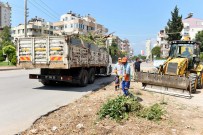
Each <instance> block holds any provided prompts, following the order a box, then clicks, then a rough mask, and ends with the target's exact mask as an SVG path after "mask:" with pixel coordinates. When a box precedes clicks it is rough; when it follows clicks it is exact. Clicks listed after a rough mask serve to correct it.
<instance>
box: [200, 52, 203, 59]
mask: <svg viewBox="0 0 203 135" xmlns="http://www.w3.org/2000/svg"><path fill="white" fill-rule="evenodd" d="M200 60H201V61H203V52H201V53H200Z"/></svg>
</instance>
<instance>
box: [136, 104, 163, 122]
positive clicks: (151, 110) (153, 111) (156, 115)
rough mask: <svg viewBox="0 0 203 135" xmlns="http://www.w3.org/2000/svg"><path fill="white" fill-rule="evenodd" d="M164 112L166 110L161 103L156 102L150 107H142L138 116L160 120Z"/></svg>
mask: <svg viewBox="0 0 203 135" xmlns="http://www.w3.org/2000/svg"><path fill="white" fill-rule="evenodd" d="M164 113H165V110H164V109H163V108H162V107H161V106H160V105H159V104H154V105H152V106H150V107H148V108H144V109H142V110H141V111H140V112H138V113H137V116H140V117H142V118H146V119H148V120H154V121H158V120H160V119H161V117H162V116H163V115H164Z"/></svg>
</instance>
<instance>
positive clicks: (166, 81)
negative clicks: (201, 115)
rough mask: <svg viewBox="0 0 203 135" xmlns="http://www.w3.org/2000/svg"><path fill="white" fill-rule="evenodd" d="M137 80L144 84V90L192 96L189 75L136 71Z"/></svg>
mask: <svg viewBox="0 0 203 135" xmlns="http://www.w3.org/2000/svg"><path fill="white" fill-rule="evenodd" d="M135 81H136V82H141V83H142V84H143V90H147V91H153V92H158V93H163V94H168V95H173V96H181V97H191V94H190V93H191V92H190V90H188V88H189V85H190V81H189V78H187V77H179V76H171V75H159V74H157V73H149V72H136V73H135Z"/></svg>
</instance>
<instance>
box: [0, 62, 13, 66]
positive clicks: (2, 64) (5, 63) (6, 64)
mask: <svg viewBox="0 0 203 135" xmlns="http://www.w3.org/2000/svg"><path fill="white" fill-rule="evenodd" d="M0 66H13V65H12V64H11V63H10V62H9V65H8V62H0Z"/></svg>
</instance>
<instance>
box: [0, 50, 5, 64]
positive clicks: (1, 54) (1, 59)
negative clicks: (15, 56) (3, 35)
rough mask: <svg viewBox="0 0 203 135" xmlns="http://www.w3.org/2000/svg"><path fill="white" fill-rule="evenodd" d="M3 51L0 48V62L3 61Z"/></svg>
mask: <svg viewBox="0 0 203 135" xmlns="http://www.w3.org/2000/svg"><path fill="white" fill-rule="evenodd" d="M4 60H5V59H4V56H3V51H2V50H0V62H2V61H4Z"/></svg>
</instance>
